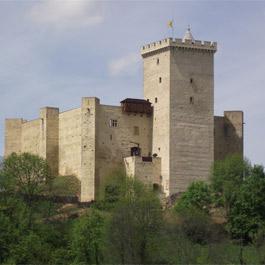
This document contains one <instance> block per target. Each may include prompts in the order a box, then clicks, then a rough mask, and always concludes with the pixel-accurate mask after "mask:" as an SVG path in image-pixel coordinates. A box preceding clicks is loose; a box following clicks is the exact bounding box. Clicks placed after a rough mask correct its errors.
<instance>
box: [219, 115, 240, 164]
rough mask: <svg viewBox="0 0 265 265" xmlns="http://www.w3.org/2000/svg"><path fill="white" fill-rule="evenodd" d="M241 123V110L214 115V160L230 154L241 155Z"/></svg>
mask: <svg viewBox="0 0 265 265" xmlns="http://www.w3.org/2000/svg"><path fill="white" fill-rule="evenodd" d="M243 124H244V116H243V112H242V111H225V112H224V116H223V117H220V116H215V117H214V160H222V159H224V158H225V157H226V156H227V155H230V154H239V155H241V156H242V157H243V155H244V153H243V149H244V141H243V140H244V139H243Z"/></svg>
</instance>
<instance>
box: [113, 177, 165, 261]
mask: <svg viewBox="0 0 265 265" xmlns="http://www.w3.org/2000/svg"><path fill="white" fill-rule="evenodd" d="M161 226H162V210H161V205H160V201H159V199H158V198H157V197H156V195H155V194H154V193H153V192H152V191H150V190H148V188H147V187H145V186H143V185H142V184H141V183H139V182H137V181H135V180H130V179H127V180H126V185H125V189H124V196H123V198H122V199H121V200H120V201H119V203H118V204H117V206H116V208H115V210H114V212H113V216H112V220H111V223H110V226H109V233H108V237H109V241H110V242H111V245H112V248H111V253H112V256H115V258H116V259H115V260H114V262H115V263H116V262H118V263H122V264H128V263H141V264H146V263H148V262H154V259H155V258H156V257H157V256H158V253H159V247H158V245H159V234H160V230H161Z"/></svg>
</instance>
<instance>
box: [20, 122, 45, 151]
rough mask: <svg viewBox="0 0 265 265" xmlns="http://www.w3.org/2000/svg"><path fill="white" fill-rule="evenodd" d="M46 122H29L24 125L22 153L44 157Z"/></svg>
mask: <svg viewBox="0 0 265 265" xmlns="http://www.w3.org/2000/svg"><path fill="white" fill-rule="evenodd" d="M43 131H44V122H43V120H42V119H36V120H32V121H27V122H24V123H23V124H22V134H21V151H22V152H27V153H32V154H35V155H42V154H41V148H42V144H43V137H42V135H43Z"/></svg>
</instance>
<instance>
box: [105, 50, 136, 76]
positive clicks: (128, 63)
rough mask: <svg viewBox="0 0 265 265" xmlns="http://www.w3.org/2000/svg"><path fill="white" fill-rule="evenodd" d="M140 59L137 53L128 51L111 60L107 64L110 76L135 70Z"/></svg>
mask: <svg viewBox="0 0 265 265" xmlns="http://www.w3.org/2000/svg"><path fill="white" fill-rule="evenodd" d="M139 61H140V56H139V54H138V53H130V54H128V55H126V56H123V57H121V58H118V59H116V60H113V61H111V62H110V64H109V73H110V75H112V76H116V75H120V74H124V73H125V74H128V73H130V72H135V69H136V64H137V63H138V62H139Z"/></svg>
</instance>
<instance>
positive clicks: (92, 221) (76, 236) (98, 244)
mask: <svg viewBox="0 0 265 265" xmlns="http://www.w3.org/2000/svg"><path fill="white" fill-rule="evenodd" d="M104 227H105V219H104V217H103V215H102V214H101V213H100V212H99V211H97V210H92V211H91V212H89V213H87V214H86V215H84V216H82V217H81V218H80V219H79V220H77V222H76V223H75V224H74V228H73V231H72V242H71V254H72V256H73V259H74V262H75V263H78V264H80V263H84V264H100V263H102V261H103V249H104Z"/></svg>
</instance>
